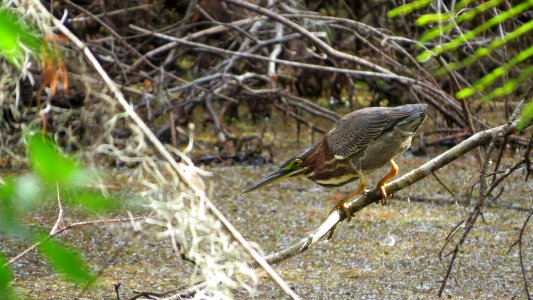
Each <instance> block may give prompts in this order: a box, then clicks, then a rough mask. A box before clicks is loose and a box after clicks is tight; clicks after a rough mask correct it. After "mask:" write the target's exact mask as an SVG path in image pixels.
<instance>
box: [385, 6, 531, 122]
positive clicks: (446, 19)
mask: <svg viewBox="0 0 533 300" xmlns="http://www.w3.org/2000/svg"><path fill="white" fill-rule="evenodd" d="M431 3H432V1H423V0H418V1H414V2H411V3H407V4H404V5H402V6H400V7H397V8H396V9H393V10H391V11H390V12H389V13H388V16H389V17H396V16H400V15H404V14H408V13H412V12H413V11H416V10H420V9H423V8H427V7H428V6H429V5H430V4H431ZM472 3H474V4H475V5H474V6H471V4H472ZM532 6H533V1H532V0H524V1H522V2H518V3H507V2H504V1H502V0H491V1H487V2H479V3H478V2H473V1H471V0H463V1H459V2H458V3H457V4H456V5H455V6H454V7H451V8H450V10H449V11H446V12H443V13H440V12H439V13H426V14H423V15H421V16H420V17H419V18H418V19H417V21H416V23H417V25H419V26H428V25H431V26H432V27H430V28H428V29H427V30H426V31H425V32H424V33H423V34H422V35H421V37H420V38H419V42H420V43H421V44H422V45H425V46H426V47H425V50H424V51H422V53H421V54H420V55H419V56H418V57H417V59H418V60H419V61H427V60H429V59H431V58H434V57H439V56H442V55H443V54H446V53H448V52H451V51H455V50H457V49H459V48H460V47H465V46H467V47H470V48H472V49H473V48H474V47H477V49H475V51H474V52H473V54H471V55H465V57H463V58H462V59H461V60H460V61H458V62H451V63H447V64H445V65H444V66H443V67H441V68H440V69H439V70H438V71H437V74H444V73H446V72H454V71H457V70H461V69H464V68H467V67H468V66H470V65H472V64H474V63H481V64H482V63H483V61H482V60H483V59H485V58H488V57H490V56H491V55H494V54H495V52H499V53H504V54H506V53H507V51H508V53H509V55H502V54H499V57H502V56H504V59H506V61H502V62H501V63H500V66H497V67H494V68H493V69H492V70H491V71H489V72H487V73H486V74H484V75H483V76H482V77H481V78H478V80H477V81H476V82H475V83H473V84H472V85H471V86H467V87H464V88H463V89H461V90H459V91H458V92H457V93H456V94H455V96H456V98H457V99H466V98H468V97H472V96H475V95H482V96H481V100H482V101H489V100H493V99H496V98H500V97H504V96H507V95H511V94H512V93H513V92H515V91H517V90H520V88H524V87H527V86H528V85H530V84H531V82H530V79H531V76H530V75H531V74H532V73H533V65H531V60H530V58H531V56H533V45H529V46H526V47H527V48H526V49H514V48H510V49H506V48H505V47H506V46H508V44H509V43H510V42H512V41H515V40H517V39H522V40H523V41H525V44H526V45H527V43H530V42H531V38H530V34H531V32H532V30H533V20H531V19H529V20H527V21H526V22H521V21H519V20H518V18H519V16H520V15H521V14H523V13H525V12H527V11H528V10H530V9H531V7H532ZM480 20H481V22H480ZM510 22H514V23H513V26H514V27H513V26H509V28H514V30H510V31H508V32H504V30H503V28H506V27H504V25H506V24H508V23H510ZM477 24H479V25H477ZM515 24H518V25H515ZM476 25H477V26H476ZM465 28H471V29H465ZM453 30H455V32H458V34H457V35H456V36H452V33H451V32H452V31H453ZM497 36H499V37H498V38H496V37H497ZM528 36H529V38H528ZM482 37H485V38H486V37H488V40H489V41H488V42H486V43H476V45H480V46H476V45H474V44H472V43H471V42H472V41H474V40H475V39H476V38H477V39H481V38H482ZM437 39H439V41H436V40H437ZM440 41H447V42H440ZM457 56H459V55H457ZM517 70H518V71H517ZM532 116H533V102H532V101H531V99H530V100H529V103H528V105H527V107H526V109H525V110H524V112H523V115H522V118H523V123H524V124H526V123H527V122H529V120H531V117H532Z"/></svg>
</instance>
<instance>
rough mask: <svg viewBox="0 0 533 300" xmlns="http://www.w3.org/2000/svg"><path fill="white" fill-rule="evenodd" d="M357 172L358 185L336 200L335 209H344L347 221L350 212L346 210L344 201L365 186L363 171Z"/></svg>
mask: <svg viewBox="0 0 533 300" xmlns="http://www.w3.org/2000/svg"><path fill="white" fill-rule="evenodd" d="M357 173H358V174H359V186H358V187H357V189H356V190H355V191H353V192H352V193H350V194H349V195H348V196H346V197H344V198H343V199H342V200H341V201H339V202H337V205H335V208H336V209H342V210H343V211H344V214H345V215H346V219H348V221H350V219H351V216H350V213H349V212H348V211H347V210H346V207H345V206H344V203H346V202H348V201H349V200H350V199H352V198H353V197H354V196H355V195H357V194H359V193H361V192H362V191H364V189H365V187H366V178H365V175H363V172H361V171H357Z"/></svg>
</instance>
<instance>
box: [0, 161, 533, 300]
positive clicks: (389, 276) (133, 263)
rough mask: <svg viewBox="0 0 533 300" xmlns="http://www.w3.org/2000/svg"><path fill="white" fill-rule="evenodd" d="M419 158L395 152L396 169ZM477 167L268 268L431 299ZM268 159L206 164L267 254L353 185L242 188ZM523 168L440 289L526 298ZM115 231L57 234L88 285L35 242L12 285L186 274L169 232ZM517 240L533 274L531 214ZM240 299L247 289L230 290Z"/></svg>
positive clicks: (172, 281) (411, 192)
mask: <svg viewBox="0 0 533 300" xmlns="http://www.w3.org/2000/svg"><path fill="white" fill-rule="evenodd" d="M426 159H427V158H424V157H412V158H402V159H400V160H399V165H400V168H401V169H400V173H403V172H406V171H407V170H409V169H411V168H412V167H414V166H417V165H419V164H420V163H422V162H423V161H425V160H426ZM474 166H475V161H474V160H473V158H471V157H466V158H464V159H462V160H460V161H457V162H454V163H453V164H452V165H450V166H448V167H447V168H445V169H444V170H441V171H439V172H438V173H437V175H438V176H439V178H440V179H441V180H442V181H443V182H444V183H445V184H446V185H447V186H448V188H449V189H450V190H451V191H452V192H453V193H454V194H455V195H456V196H457V197H456V198H453V197H452V196H451V195H450V194H449V193H448V192H447V191H446V190H445V189H444V188H443V186H442V185H440V184H439V183H438V182H437V181H436V180H435V178H433V177H428V178H426V179H425V180H423V181H422V182H420V183H418V184H416V186H415V187H411V188H409V189H406V190H404V191H402V192H400V193H398V194H397V195H396V200H391V201H389V204H388V205H387V206H381V205H372V206H370V207H367V208H366V209H364V210H363V211H361V212H359V213H358V214H357V215H356V216H355V217H354V218H353V219H352V221H351V222H350V223H343V224H342V225H341V226H340V227H339V230H338V232H337V235H336V236H335V238H334V239H333V240H332V241H329V242H326V241H322V242H320V243H319V244H318V245H317V246H316V247H314V248H311V249H309V250H307V251H306V252H305V253H303V254H301V255H298V256H296V257H293V258H291V259H289V260H287V261H284V262H281V263H279V264H277V265H275V269H276V270H277V271H278V272H279V274H280V275H281V276H282V277H283V278H284V279H285V280H286V281H287V282H288V283H289V285H290V286H291V287H292V288H293V289H294V290H295V291H296V293H297V294H298V295H300V296H302V297H303V298H305V299H354V298H357V299H359V298H364V299H398V298H412V299H419V298H428V297H429V298H436V295H437V291H438V289H439V287H440V283H439V281H441V280H442V278H443V277H444V274H445V268H444V264H443V263H442V262H441V261H439V259H438V256H437V254H438V252H439V250H440V248H441V247H442V245H443V242H444V238H445V236H446V234H447V233H448V232H449V230H450V229H451V228H452V227H453V226H454V225H455V224H457V223H458V222H459V221H460V220H462V219H463V218H464V217H465V216H466V215H467V212H466V211H465V209H464V208H463V206H464V205H463V204H464V200H463V199H462V197H461V196H462V195H463V194H464V193H465V191H466V190H467V189H468V188H469V186H470V184H471V183H472V182H473V181H475V180H476V178H475V176H477V175H476V174H475V173H469V172H472V171H469V170H474V169H475V167H474ZM273 168H275V166H261V167H215V168H211V171H213V172H214V174H215V176H214V177H213V178H211V179H210V180H209V183H210V184H212V185H214V186H215V187H216V189H214V190H215V191H216V192H215V194H214V195H213V197H212V198H213V201H214V202H215V204H216V205H217V206H218V207H219V208H220V210H221V211H223V212H224V213H225V215H226V216H227V217H228V218H229V219H230V220H231V222H232V223H233V224H234V225H235V226H236V227H237V228H238V229H239V230H240V231H241V233H242V234H243V235H244V236H245V237H246V238H247V239H248V240H250V241H253V242H256V243H257V244H259V245H260V246H261V247H262V249H263V250H264V252H265V253H272V252H274V251H278V250H281V249H283V248H284V247H287V246H289V245H291V244H292V243H295V242H297V241H298V240H299V239H300V238H302V237H303V236H304V235H306V234H307V233H308V232H310V231H312V230H313V229H314V228H316V227H317V226H318V225H319V224H320V222H321V221H322V220H323V219H324V218H325V217H326V215H327V213H328V212H329V210H330V209H331V208H332V207H333V205H334V203H335V199H336V198H335V197H336V193H338V192H349V191H350V188H351V189H353V188H354V187H355V185H356V183H354V184H353V185H349V186H345V187H342V188H340V189H325V188H322V187H319V186H317V185H315V184H314V183H312V182H310V181H308V180H306V179H303V178H302V179H299V178H292V179H289V180H285V181H282V182H279V183H277V184H274V185H272V186H269V187H266V188H264V189H262V190H258V191H254V192H252V193H250V194H247V195H245V196H240V195H239V194H240V192H241V191H242V190H243V189H244V188H245V187H246V186H247V185H248V184H250V183H251V182H252V181H253V180H256V179H259V178H260V177H262V175H264V174H266V173H267V172H269V171H272V170H273ZM402 170H403V171H402ZM382 172H385V171H382ZM377 173H380V171H378V172H377ZM380 175H381V174H375V175H374V174H373V176H371V178H370V180H369V181H370V183H375V182H377V178H379V176H380ZM523 178H524V177H523V174H522V173H521V172H518V173H517V174H516V176H514V177H513V178H511V180H509V181H508V184H507V185H506V186H505V188H506V192H505V193H504V194H503V195H502V197H501V198H500V199H498V200H497V201H495V202H494V203H493V204H491V205H490V207H488V208H485V210H484V214H483V216H484V222H483V221H481V220H480V221H479V222H478V224H477V225H476V227H475V228H474V230H473V231H472V233H471V235H470V237H469V238H468V241H467V243H466V244H465V246H464V248H463V249H462V251H461V254H460V256H459V259H458V261H457V263H456V265H455V267H454V270H453V275H454V276H455V279H456V280H454V279H450V281H449V284H448V287H447V288H446V295H450V296H452V297H453V298H455V299H461V298H468V299H471V298H482V299H486V298H498V299H499V298H505V299H511V298H514V297H517V298H521V299H523V298H525V293H524V283H523V279H522V274H521V272H520V265H519V260H518V256H517V251H516V250H517V249H513V250H512V251H511V252H510V254H509V255H507V254H506V253H507V251H508V249H509V247H510V246H511V245H512V244H513V242H514V241H515V240H516V238H517V237H518V233H519V231H520V228H521V226H522V224H523V222H524V220H525V218H526V217H527V212H525V211H522V210H520V209H516V208H509V207H510V206H516V207H521V208H524V209H529V210H532V209H533V192H532V191H533V184H532V182H531V181H530V182H524V181H523ZM408 198H410V199H411V201H408ZM431 200H433V201H431ZM456 200H457V201H458V202H457V203H456V202H455V201H456ZM135 213H137V214H142V213H143V212H142V211H139V212H135ZM67 216H68V217H69V218H70V219H69V220H70V221H75V220H76V218H77V217H78V215H77V214H76V213H70V214H69V212H68V211H67ZM55 217H56V211H55V208H53V207H49V208H46V209H44V210H42V211H40V212H38V213H37V214H36V215H35V216H32V217H31V219H32V222H33V223H35V224H39V225H42V226H48V227H49V226H50V225H51V224H53V223H54V221H55ZM67 221H68V220H67ZM122 232H123V230H121V229H120V225H114V226H112V228H111V229H104V228H102V227H98V226H94V227H84V228H81V229H75V230H71V231H69V232H68V233H67V234H66V235H64V236H61V237H59V239H61V240H63V241H65V242H66V243H67V244H70V245H74V246H76V247H77V248H78V249H81V252H82V253H83V254H84V257H85V258H86V259H87V261H88V262H89V263H90V265H91V267H92V268H93V270H94V271H95V272H96V273H99V280H98V282H96V283H95V286H94V287H93V288H91V289H89V290H87V291H83V290H82V289H80V288H77V287H74V286H73V285H71V284H69V283H65V282H63V281H62V280H61V279H60V278H59V276H57V275H55V274H54V273H53V272H52V271H51V269H50V267H49V266H48V265H47V264H46V263H45V262H44V261H43V259H42V258H41V257H40V255H38V254H37V253H35V252H33V253H31V254H29V255H27V256H26V257H24V258H22V259H20V260H19V261H17V262H16V263H15V264H14V265H13V270H14V273H15V276H16V281H15V283H14V286H15V287H16V289H17V290H19V291H21V292H23V293H24V294H25V295H27V296H29V297H31V298H36V299H45V298H46V299H58V298H63V299H72V298H74V297H76V296H80V297H84V298H91V299H92V298H94V299H103V298H105V299H113V298H116V296H115V291H114V287H113V284H116V283H118V282H120V284H121V286H120V289H119V292H120V295H121V298H123V299H124V298H128V297H131V296H133V295H134V294H133V291H134V290H135V291H166V290H170V289H173V288H175V287H177V286H179V285H181V284H184V283H186V282H187V279H188V276H189V274H190V271H191V269H192V266H191V265H190V264H188V263H186V262H183V261H182V260H181V259H180V258H179V257H177V256H176V255H175V254H174V253H172V250H171V247H170V244H169V243H168V242H166V241H161V240H157V239H156V238H154V237H151V236H148V235H146V236H142V235H141V236H140V235H134V234H129V233H122ZM523 242H524V244H523V246H524V248H523V251H524V262H525V264H526V267H527V272H528V273H527V275H528V277H529V278H528V279H529V280H530V283H532V282H533V263H532V262H533V243H532V242H533V224H529V226H528V227H527V230H526V232H525V234H524V241H523ZM0 244H1V245H2V250H3V251H4V254H5V255H6V256H7V257H11V256H14V255H16V254H17V253H19V252H20V251H22V250H23V249H24V248H25V247H27V245H26V244H23V243H21V242H17V241H7V240H6V239H5V237H0ZM445 262H446V261H445ZM283 296H284V294H283V293H282V292H281V290H280V289H279V288H278V287H277V286H276V285H275V284H274V283H272V282H271V281H270V280H269V279H268V278H266V277H262V280H261V284H260V286H259V290H258V294H257V298H258V299H276V298H279V297H283ZM236 298H242V299H245V298H248V296H247V295H245V294H240V293H237V294H236Z"/></svg>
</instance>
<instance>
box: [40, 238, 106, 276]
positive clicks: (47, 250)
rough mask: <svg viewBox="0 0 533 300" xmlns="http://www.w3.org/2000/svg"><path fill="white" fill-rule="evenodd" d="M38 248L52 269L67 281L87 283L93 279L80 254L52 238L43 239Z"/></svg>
mask: <svg viewBox="0 0 533 300" xmlns="http://www.w3.org/2000/svg"><path fill="white" fill-rule="evenodd" d="M39 250H40V251H41V253H42V254H43V256H44V257H45V258H46V259H47V260H48V262H49V263H50V264H51V265H52V267H53V268H54V270H55V271H56V272H57V273H59V274H61V275H63V276H64V278H65V279H66V280H68V281H71V282H75V283H80V284H87V283H90V282H91V281H93V280H94V279H95V277H94V275H92V274H91V271H90V270H89V268H88V267H87V265H86V264H85V263H84V261H83V260H82V258H81V255H80V254H79V253H78V252H76V251H75V250H73V249H70V248H68V247H66V246H63V245H61V244H60V243H59V242H57V241H54V240H52V239H44V240H43V241H42V242H41V244H40V245H39Z"/></svg>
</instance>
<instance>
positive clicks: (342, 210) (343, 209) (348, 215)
mask: <svg viewBox="0 0 533 300" xmlns="http://www.w3.org/2000/svg"><path fill="white" fill-rule="evenodd" d="M335 209H337V210H339V213H340V214H341V216H342V215H343V214H344V217H345V218H346V221H347V222H350V221H351V220H352V214H351V213H350V210H349V209H348V208H347V207H346V206H344V202H343V203H339V204H337V207H335Z"/></svg>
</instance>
